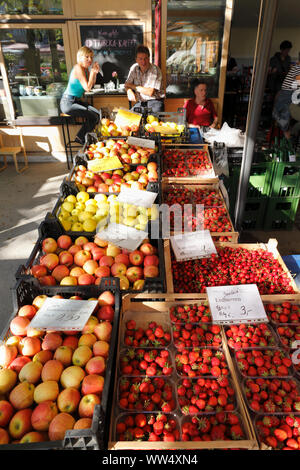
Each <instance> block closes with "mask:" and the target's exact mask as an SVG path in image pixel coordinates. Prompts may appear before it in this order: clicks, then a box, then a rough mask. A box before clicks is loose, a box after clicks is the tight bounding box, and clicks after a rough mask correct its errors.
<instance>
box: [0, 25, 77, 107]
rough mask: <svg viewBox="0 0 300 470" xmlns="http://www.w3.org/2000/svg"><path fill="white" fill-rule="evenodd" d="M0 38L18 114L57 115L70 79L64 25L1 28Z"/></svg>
mask: <svg viewBox="0 0 300 470" xmlns="http://www.w3.org/2000/svg"><path fill="white" fill-rule="evenodd" d="M0 42H1V44H2V52H3V56H4V60H5V65H6V70H7V75H8V79H9V83H10V88H11V92H12V96H13V100H14V104H15V107H16V112H17V114H18V115H20V116H26V115H31V116H35V115H39V116H40V115H42V116H56V115H57V114H58V106H57V104H58V101H59V99H60V97H61V95H62V93H63V91H64V89H65V87H66V84H67V81H68V74H67V67H66V60H65V50H64V43H63V36H62V29H5V30H4V29H0ZM33 97H38V98H40V99H39V100H38V101H39V102H38V101H35V102H34V101H33V99H32V98H33ZM29 98H30V99H29Z"/></svg>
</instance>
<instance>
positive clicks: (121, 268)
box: [110, 263, 127, 276]
mask: <svg viewBox="0 0 300 470" xmlns="http://www.w3.org/2000/svg"><path fill="white" fill-rule="evenodd" d="M110 270H111V274H112V276H117V274H122V275H123V276H124V275H125V274H126V270H127V266H126V264H123V263H114V264H112V266H111V268H110Z"/></svg>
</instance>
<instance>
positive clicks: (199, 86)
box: [184, 80, 218, 131]
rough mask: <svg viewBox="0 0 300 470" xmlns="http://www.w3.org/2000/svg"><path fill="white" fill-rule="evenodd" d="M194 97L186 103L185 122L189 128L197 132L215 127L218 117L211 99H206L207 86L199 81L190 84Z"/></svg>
mask: <svg viewBox="0 0 300 470" xmlns="http://www.w3.org/2000/svg"><path fill="white" fill-rule="evenodd" d="M192 90H193V94H194V97H193V98H191V99H189V100H188V101H186V103H185V104H184V108H185V109H186V120H187V122H188V125H189V127H191V128H196V129H198V130H199V131H200V130H201V129H202V128H206V127H211V128H214V127H216V125H217V123H218V116H217V113H216V110H215V107H214V105H213V102H212V101H211V99H209V98H207V85H206V83H204V82H202V81H201V80H195V81H194V82H193V83H192Z"/></svg>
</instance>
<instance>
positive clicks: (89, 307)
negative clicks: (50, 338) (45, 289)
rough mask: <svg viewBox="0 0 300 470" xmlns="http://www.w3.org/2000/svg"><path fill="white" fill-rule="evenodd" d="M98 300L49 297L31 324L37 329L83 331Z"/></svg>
mask: <svg viewBox="0 0 300 470" xmlns="http://www.w3.org/2000/svg"><path fill="white" fill-rule="evenodd" d="M97 303H98V302H97V300H74V299H54V298H51V297H48V298H47V299H46V300H45V302H44V303H43V305H42V307H41V308H40V309H39V310H38V312H37V313H36V314H35V316H34V317H33V319H32V320H31V322H30V326H32V327H33V328H36V329H37V330H58V331H64V330H76V331H81V330H82V329H83V327H84V325H85V324H86V322H87V321H88V319H89V317H90V316H91V315H92V313H93V312H94V310H95V308H96V307H97Z"/></svg>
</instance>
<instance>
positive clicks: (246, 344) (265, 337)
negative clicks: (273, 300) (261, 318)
mask: <svg viewBox="0 0 300 470" xmlns="http://www.w3.org/2000/svg"><path fill="white" fill-rule="evenodd" d="M225 334H226V338H227V344H228V346H229V347H230V348H231V349H245V348H251V347H255V348H265V347H276V346H278V340H277V336H276V334H275V332H274V330H273V329H272V328H271V327H270V326H269V325H268V324H267V323H258V324H247V323H240V324H238V325H230V326H225Z"/></svg>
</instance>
